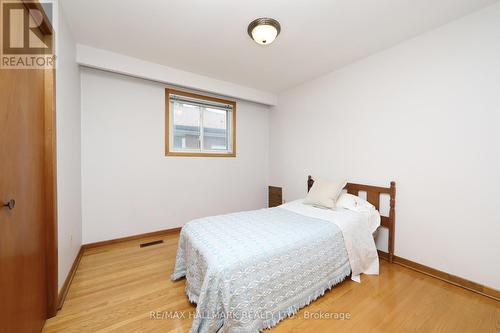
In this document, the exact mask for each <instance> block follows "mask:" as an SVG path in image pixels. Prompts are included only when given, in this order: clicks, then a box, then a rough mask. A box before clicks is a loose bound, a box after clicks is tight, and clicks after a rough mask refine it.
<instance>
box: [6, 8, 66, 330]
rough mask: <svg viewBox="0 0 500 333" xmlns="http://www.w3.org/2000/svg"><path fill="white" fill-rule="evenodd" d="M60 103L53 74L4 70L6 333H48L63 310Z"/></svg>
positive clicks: (44, 29)
mask: <svg viewBox="0 0 500 333" xmlns="http://www.w3.org/2000/svg"><path fill="white" fill-rule="evenodd" d="M17 3H22V4H23V6H21V7H20V8H23V9H24V10H27V9H28V8H29V9H30V10H31V9H38V10H39V12H41V13H43V8H42V7H41V6H40V4H39V3H37V2H17ZM2 8H3V7H2ZM3 9H4V8H3ZM26 13H27V12H26ZM30 13H31V12H30ZM43 14H44V15H45V13H43ZM3 18H5V16H3ZM43 22H44V23H45V22H48V21H47V20H46V17H44V21H43ZM37 29H38V35H39V36H42V37H43V39H44V43H49V42H50V43H51V42H53V36H54V35H53V30H52V27H51V26H50V25H48V24H46V23H45V24H44V25H40V26H39V27H38V28H37ZM31 31H33V32H35V31H34V30H33V29H31ZM4 36H5V34H4ZM47 45H48V44H47ZM54 101H55V95H54V70H53V69H5V68H0V333H3V332H6V333H7V332H8V333H10V332H15V333H24V332H40V330H41V329H42V327H43V325H44V322H45V319H46V318H47V317H50V316H54V315H55V313H56V306H57V242H56V239H57V228H56V218H55V216H56V205H55V202H56V201H55V200H56V194H55V188H56V178H55V107H54Z"/></svg>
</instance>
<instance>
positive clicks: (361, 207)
mask: <svg viewBox="0 0 500 333" xmlns="http://www.w3.org/2000/svg"><path fill="white" fill-rule="evenodd" d="M336 206H337V207H339V208H345V209H349V210H353V211H355V212H371V211H373V210H375V206H374V205H372V204H371V203H369V202H368V201H366V200H365V199H363V198H360V197H358V196H356V195H353V194H349V193H342V194H341V195H340V196H339V198H338V200H337V202H336Z"/></svg>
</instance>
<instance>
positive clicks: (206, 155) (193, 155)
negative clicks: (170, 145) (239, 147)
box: [165, 151, 236, 157]
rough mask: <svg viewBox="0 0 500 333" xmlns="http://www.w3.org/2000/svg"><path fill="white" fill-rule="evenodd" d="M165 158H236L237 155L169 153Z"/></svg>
mask: <svg viewBox="0 0 500 333" xmlns="http://www.w3.org/2000/svg"><path fill="white" fill-rule="evenodd" d="M165 156H178V157H236V153H181V152H170V151H167V152H166V154H165Z"/></svg>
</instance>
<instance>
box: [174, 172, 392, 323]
mask: <svg viewBox="0 0 500 333" xmlns="http://www.w3.org/2000/svg"><path fill="white" fill-rule="evenodd" d="M313 183H314V180H313V179H312V177H311V176H309V177H308V180H307V186H308V191H309V190H310V189H311V187H312V185H313ZM345 190H346V191H347V192H348V193H350V194H354V195H358V193H359V192H360V191H365V192H366V198H367V201H369V202H370V203H371V204H372V205H373V206H375V207H376V209H377V216H378V219H377V216H374V215H373V214H360V213H358V212H353V211H349V210H344V209H342V210H337V211H332V210H326V209H320V208H315V207H312V206H308V205H304V204H302V202H301V200H296V201H292V202H290V203H287V204H284V205H281V206H278V207H274V208H267V209H260V210H254V211H247V212H238V213H232V214H226V215H220V216H211V217H206V218H202V219H197V220H193V221H191V222H189V223H187V224H186V225H185V226H184V227H183V228H182V230H181V234H180V237H179V245H178V250H177V257H176V263H175V269H174V272H173V273H172V276H171V278H172V280H178V279H180V278H182V277H186V280H187V281H186V294H187V296H188V298H189V300H190V301H191V302H193V303H196V304H197V307H196V314H195V316H194V319H193V324H192V327H191V330H190V332H192V333H194V332H199V333H205V332H235V333H236V332H245V333H246V332H259V331H261V330H263V329H266V328H270V327H272V326H275V325H276V324H277V323H278V322H279V321H281V320H282V319H284V318H286V317H288V316H290V315H293V314H295V313H296V312H297V311H298V310H299V309H300V308H302V307H304V306H306V305H308V304H309V303H311V302H312V301H314V300H315V299H317V298H318V297H320V296H321V295H323V294H324V293H325V291H326V290H328V289H330V288H332V287H333V286H334V285H336V284H338V283H340V282H341V281H343V280H344V279H345V278H347V277H349V276H351V278H353V279H354V280H357V281H359V274H361V273H366V274H378V255H377V250H376V248H375V243H374V240H373V236H372V233H373V230H374V229H376V227H377V226H378V225H381V226H382V227H386V228H388V229H389V244H388V249H389V251H388V252H389V260H390V261H392V257H393V251H394V221H395V219H394V215H395V194H396V187H395V183H394V182H391V186H390V187H387V188H386V187H376V186H369V185H361V184H353V183H347V185H346V187H345ZM386 194H388V195H389V196H390V211H389V216H387V217H384V216H380V215H379V214H378V210H379V204H380V196H381V195H386ZM332 222H333V223H332Z"/></svg>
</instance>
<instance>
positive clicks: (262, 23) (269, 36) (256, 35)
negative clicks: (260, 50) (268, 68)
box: [247, 17, 281, 45]
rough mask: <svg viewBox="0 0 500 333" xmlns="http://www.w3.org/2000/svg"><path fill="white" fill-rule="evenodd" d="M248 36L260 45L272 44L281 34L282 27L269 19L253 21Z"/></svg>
mask: <svg viewBox="0 0 500 333" xmlns="http://www.w3.org/2000/svg"><path fill="white" fill-rule="evenodd" d="M247 31H248V35H249V36H250V37H251V38H252V39H253V40H254V41H255V42H256V43H257V44H260V45H268V44H271V43H272V42H273V41H274V40H275V39H276V37H278V35H279V34H280V31H281V26H280V23H279V22H278V21H276V20H275V19H272V18H268V17H261V18H258V19H255V20H253V21H252V22H250V24H249V25H248V30H247Z"/></svg>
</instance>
